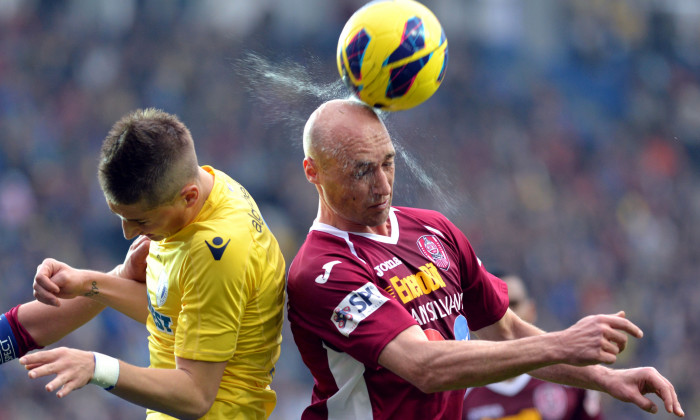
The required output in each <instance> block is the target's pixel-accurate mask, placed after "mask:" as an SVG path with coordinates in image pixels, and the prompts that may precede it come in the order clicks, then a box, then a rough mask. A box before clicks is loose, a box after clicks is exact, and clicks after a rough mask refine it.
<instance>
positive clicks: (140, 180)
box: [98, 108, 198, 208]
mask: <svg viewBox="0 0 700 420" xmlns="http://www.w3.org/2000/svg"><path fill="white" fill-rule="evenodd" d="M197 171H198V163H197V156H196V153H195V150H194V142H193V140H192V135H191V134H190V131H189V130H188V129H187V127H186V126H185V124H183V123H182V122H181V121H180V120H179V119H178V118H177V117H176V116H175V115H171V114H168V113H166V112H163V111H160V110H157V109H154V108H147V109H139V110H136V111H133V112H131V113H129V114H127V115H125V116H124V117H122V118H121V119H120V120H119V121H117V122H116V123H115V124H114V126H112V129H111V130H110V131H109V133H108V134H107V137H106V138H105V140H104V142H103V143H102V151H101V153H100V163H99V166H98V179H99V182H100V187H101V188H102V191H103V192H104V194H105V198H106V199H107V201H109V202H110V203H113V204H118V205H130V204H136V203H140V202H143V203H144V204H145V205H146V206H148V207H149V208H154V207H158V206H160V205H161V204H164V203H166V202H169V201H170V200H172V199H174V198H175V197H176V194H177V193H178V192H179V190H180V189H181V188H182V187H184V186H185V185H186V184H187V183H188V182H190V181H192V180H194V179H195V177H196V175H197Z"/></svg>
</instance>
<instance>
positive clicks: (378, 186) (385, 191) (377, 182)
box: [372, 171, 391, 196]
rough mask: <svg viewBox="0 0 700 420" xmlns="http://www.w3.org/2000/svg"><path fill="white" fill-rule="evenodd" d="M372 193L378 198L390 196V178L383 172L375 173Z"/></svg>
mask: <svg viewBox="0 0 700 420" xmlns="http://www.w3.org/2000/svg"><path fill="white" fill-rule="evenodd" d="M372 189H373V191H372V192H373V193H374V194H376V195H380V196H387V195H389V194H391V178H390V177H389V174H387V173H386V172H384V171H377V175H376V176H375V177H374V185H373V188H372Z"/></svg>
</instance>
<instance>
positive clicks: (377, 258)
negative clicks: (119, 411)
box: [287, 207, 508, 420]
mask: <svg viewBox="0 0 700 420" xmlns="http://www.w3.org/2000/svg"><path fill="white" fill-rule="evenodd" d="M389 221H390V224H391V236H389V237H387V236H381V235H374V234H366V233H352V232H345V231H341V230H339V229H336V228H334V227H332V226H328V225H324V224H321V223H318V222H316V223H314V225H313V226H312V227H311V230H310V232H309V235H308V236H307V238H306V241H305V242H304V244H303V245H302V247H301V249H300V250H299V253H298V254H297V256H296V257H295V258H294V261H293V262H292V264H291V265H290V269H289V278H288V284H287V291H288V296H289V308H288V309H289V311H288V312H289V322H290V325H291V329H292V333H293V334H294V341H295V342H296V344H297V346H298V348H299V351H300V353H301V356H302V359H303V360H304V363H305V364H306V365H307V366H308V368H309V370H310V371H311V373H312V375H313V377H314V388H313V393H312V398H311V405H310V406H309V407H307V409H306V410H305V411H304V413H303V415H302V419H306V420H308V419H336V418H348V419H351V418H352V419H363V420H364V419H390V418H391V419H394V418H405V419H412V418H414V419H456V420H457V419H460V418H461V412H462V399H463V396H464V391H449V392H437V393H432V394H425V393H423V392H421V391H420V390H419V389H418V388H416V387H414V386H413V385H411V384H410V383H408V382H407V381H405V380H403V379H401V378H400V377H398V376H397V375H395V374H393V373H392V372H391V371H389V370H387V369H385V368H383V367H381V366H379V364H378V359H379V354H380V353H381V351H382V349H384V346H386V345H387V343H389V342H390V341H391V340H392V339H394V337H396V336H397V335H398V334H399V333H400V332H401V331H403V330H405V329H406V328H408V327H410V326H412V325H419V326H420V327H421V328H423V330H424V331H425V333H426V335H427V336H428V338H429V339H430V340H467V339H469V330H470V329H472V330H478V329H480V328H482V327H485V326H488V325H491V324H493V323H494V322H496V321H498V320H499V319H501V317H502V316H503V315H504V314H505V312H506V310H507V309H508V290H507V286H506V285H505V283H503V282H502V281H501V280H499V279H498V278H496V277H494V276H493V275H491V274H489V273H488V272H487V271H486V270H485V269H484V268H483V267H482V265H481V262H480V261H479V259H478V258H477V257H476V255H475V254H474V251H473V249H472V247H471V245H470V244H469V242H468V240H467V238H466V237H465V236H464V234H463V233H462V232H460V231H459V230H458V229H457V228H456V227H455V226H454V225H453V224H452V223H451V222H450V221H449V220H447V218H445V217H444V216H442V215H441V214H440V213H438V212H435V211H430V210H419V209H412V208H405V207H395V208H392V209H391V212H390V214H389Z"/></svg>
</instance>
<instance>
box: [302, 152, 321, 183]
mask: <svg viewBox="0 0 700 420" xmlns="http://www.w3.org/2000/svg"><path fill="white" fill-rule="evenodd" d="M304 174H305V175H306V179H307V180H308V181H309V182H310V183H312V184H318V183H319V180H318V167H317V163H316V162H315V161H314V160H313V158H311V157H308V156H307V157H305V158H304Z"/></svg>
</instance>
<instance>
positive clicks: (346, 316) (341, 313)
mask: <svg viewBox="0 0 700 420" xmlns="http://www.w3.org/2000/svg"><path fill="white" fill-rule="evenodd" d="M333 312H334V313H335V316H334V317H333V321H335V323H336V324H338V328H339V329H342V328H345V324H346V323H347V322H348V321H352V313H350V307H349V306H346V307H344V308H343V309H340V308H335V310H334V311H333Z"/></svg>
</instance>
